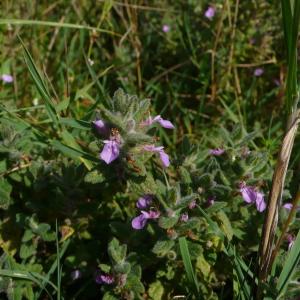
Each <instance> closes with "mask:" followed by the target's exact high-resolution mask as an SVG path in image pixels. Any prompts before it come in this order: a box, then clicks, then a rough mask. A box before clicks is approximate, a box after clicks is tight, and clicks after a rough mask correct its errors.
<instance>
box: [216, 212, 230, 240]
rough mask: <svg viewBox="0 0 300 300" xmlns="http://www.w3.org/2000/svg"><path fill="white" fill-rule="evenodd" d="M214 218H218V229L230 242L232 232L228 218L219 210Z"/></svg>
mask: <svg viewBox="0 0 300 300" xmlns="http://www.w3.org/2000/svg"><path fill="white" fill-rule="evenodd" d="M216 217H217V218H218V220H220V221H221V225H220V227H221V229H222V230H223V232H224V233H225V235H226V237H227V238H228V240H229V241H231V240H232V236H233V230H232V227H231V224H230V221H229V219H228V217H227V216H226V214H225V213H224V212H223V211H222V210H220V211H219V212H217V213H216Z"/></svg>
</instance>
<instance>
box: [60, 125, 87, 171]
mask: <svg viewBox="0 0 300 300" xmlns="http://www.w3.org/2000/svg"><path fill="white" fill-rule="evenodd" d="M61 137H62V139H63V140H64V142H65V143H66V145H67V146H69V147H72V148H73V149H76V150H78V151H81V152H82V149H81V147H80V146H79V145H78V143H77V142H76V140H75V138H74V137H73V135H72V134H70V133H69V132H68V131H67V130H63V131H62V132H61ZM77 158H78V159H79V160H80V161H81V162H82V163H83V164H84V165H85V166H86V168H87V169H88V170H91V169H92V167H93V165H92V163H91V162H90V161H89V160H87V159H85V158H84V157H83V156H79V157H77Z"/></svg>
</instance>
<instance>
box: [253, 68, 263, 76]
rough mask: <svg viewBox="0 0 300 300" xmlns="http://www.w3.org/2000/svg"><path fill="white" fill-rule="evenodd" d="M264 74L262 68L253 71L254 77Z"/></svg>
mask: <svg viewBox="0 0 300 300" xmlns="http://www.w3.org/2000/svg"><path fill="white" fill-rule="evenodd" d="M263 73H264V69H262V68H257V69H255V70H254V76H256V77H259V76H261V75H262V74H263Z"/></svg>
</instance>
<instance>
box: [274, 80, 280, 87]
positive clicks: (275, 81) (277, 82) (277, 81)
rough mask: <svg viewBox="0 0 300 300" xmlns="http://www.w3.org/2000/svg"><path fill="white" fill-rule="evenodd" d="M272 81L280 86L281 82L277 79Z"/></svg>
mask: <svg viewBox="0 0 300 300" xmlns="http://www.w3.org/2000/svg"><path fill="white" fill-rule="evenodd" d="M273 82H274V83H275V85H277V86H281V83H280V80H279V79H274V80H273Z"/></svg>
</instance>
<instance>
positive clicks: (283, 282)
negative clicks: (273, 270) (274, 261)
mask: <svg viewBox="0 0 300 300" xmlns="http://www.w3.org/2000/svg"><path fill="white" fill-rule="evenodd" d="M299 260H300V231H299V232H298V234H297V237H296V240H295V243H294V245H293V247H292V249H291V251H290V252H289V254H288V256H287V259H286V260H285V262H284V265H283V269H282V271H281V273H280V276H279V279H278V282H277V290H278V297H280V296H282V295H283V294H284V292H285V290H286V288H287V286H288V284H289V281H290V279H291V277H292V275H293V273H294V271H295V269H296V267H297V265H298V263H299Z"/></svg>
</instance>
